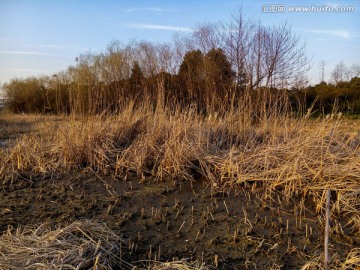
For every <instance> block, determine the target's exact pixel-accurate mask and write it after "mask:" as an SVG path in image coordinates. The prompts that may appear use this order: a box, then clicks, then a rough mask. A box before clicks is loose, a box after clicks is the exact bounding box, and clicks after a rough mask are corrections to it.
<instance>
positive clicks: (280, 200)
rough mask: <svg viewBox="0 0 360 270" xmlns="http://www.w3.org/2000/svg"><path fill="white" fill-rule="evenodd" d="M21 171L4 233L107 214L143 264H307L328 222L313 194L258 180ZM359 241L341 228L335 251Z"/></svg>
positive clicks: (7, 205)
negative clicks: (268, 186) (269, 192)
mask: <svg viewBox="0 0 360 270" xmlns="http://www.w3.org/2000/svg"><path fill="white" fill-rule="evenodd" d="M21 177H22V180H21V181H19V182H17V184H12V185H7V186H4V185H2V186H0V232H1V233H3V232H5V231H6V230H7V228H8V226H13V227H15V228H17V227H19V226H24V225H27V224H40V223H44V222H49V223H50V224H52V225H54V226H57V225H61V224H66V223H69V222H72V221H74V220H79V219H93V220H99V221H101V222H105V223H106V224H107V225H108V226H109V227H110V228H112V229H113V230H114V231H116V232H117V233H118V234H119V235H121V236H122V237H123V238H125V239H126V241H127V243H128V246H127V247H126V248H127V250H128V251H127V252H126V254H125V255H123V256H125V257H126V258H125V259H126V260H127V261H128V262H131V263H133V264H135V265H139V264H142V263H146V262H143V261H144V260H146V261H148V260H161V261H171V260H177V259H183V258H187V259H188V260H189V261H194V260H198V261H200V262H204V263H206V264H207V265H210V266H212V267H214V268H215V269H255V268H257V269H269V268H272V269H280V268H281V269H300V268H301V266H302V265H304V264H305V263H306V262H307V261H308V259H309V258H311V257H313V256H316V255H319V254H321V253H322V252H323V225H322V222H321V218H319V217H318V215H317V214H316V213H315V209H314V206H313V205H312V203H311V201H310V200H309V201H308V202H305V206H306V208H305V209H302V210H300V209H298V207H297V205H298V204H297V203H296V198H284V197H282V196H281V195H280V194H279V195H277V194H273V196H271V198H270V197H268V198H266V196H265V193H264V192H263V191H262V190H261V188H255V187H251V186H248V187H244V186H239V187H236V188H231V189H222V190H220V189H218V188H217V187H214V186H213V185H211V184H210V183H209V182H208V181H206V180H205V179H200V180H198V181H196V182H181V181H172V180H169V181H168V182H156V181H155V180H152V179H148V180H146V181H145V182H142V181H141V180H139V179H137V178H131V179H127V180H124V179H117V180H114V179H113V178H112V177H111V176H108V177H100V176H98V175H96V174H94V173H89V172H87V173H85V172H83V173H78V174H74V175H64V176H51V175H48V176H34V175H26V174H24V175H22V176H21ZM300 212H301V213H300ZM359 245H360V239H359V237H358V235H357V236H356V235H351V234H350V232H349V235H346V234H336V233H335V231H334V232H333V233H332V235H331V239H330V252H331V253H333V254H334V253H338V254H339V255H342V256H344V255H345V254H346V252H348V251H349V250H350V249H351V248H353V247H356V246H359ZM141 261H142V262H141Z"/></svg>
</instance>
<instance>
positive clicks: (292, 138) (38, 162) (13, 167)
mask: <svg viewBox="0 0 360 270" xmlns="http://www.w3.org/2000/svg"><path fill="white" fill-rule="evenodd" d="M251 114H252V112H249V111H247V109H246V108H239V109H236V110H233V111H230V112H227V113H224V114H223V115H221V116H219V115H218V114H216V113H213V114H209V115H208V116H201V115H199V114H198V113H197V112H196V111H195V110H192V109H189V110H188V111H186V112H181V113H180V112H170V111H167V110H159V111H155V112H154V111H153V110H152V107H151V106H145V105H144V107H143V108H138V109H134V108H133V106H132V105H131V104H130V105H129V107H128V108H127V109H125V110H124V111H123V112H121V113H120V114H119V115H116V116H108V117H104V116H99V117H87V118H85V117H84V118H80V119H75V118H73V117H68V118H66V119H64V121H62V122H61V124H60V125H58V127H57V128H54V125H53V124H51V122H49V123H47V122H43V123H40V124H38V125H41V127H39V126H37V127H36V130H38V132H36V133H31V134H26V135H23V136H21V137H20V138H19V139H17V141H16V143H15V144H14V146H13V147H8V148H5V149H2V150H1V152H0V175H1V181H3V183H6V184H11V183H14V182H15V181H18V175H19V174H20V173H21V172H23V171H30V172H31V173H37V174H39V173H40V174H53V173H65V172H70V171H72V170H79V169H84V168H91V170H94V171H96V172H97V173H100V174H112V175H113V177H114V178H117V177H127V176H128V175H130V174H136V175H138V176H140V177H143V178H144V179H145V178H146V177H152V178H155V179H157V180H159V181H163V180H164V181H165V180H167V179H171V178H181V179H187V180H194V179H197V178H198V177H200V176H202V177H204V178H206V179H208V180H209V181H212V182H213V185H214V186H217V187H220V188H221V187H233V186H237V185H242V184H247V183H251V184H253V185H261V186H262V187H264V188H265V189H266V190H267V192H268V195H269V196H272V192H274V191H275V190H276V192H281V193H282V194H283V195H285V196H287V197H288V198H289V199H290V198H293V197H294V196H297V198H299V202H302V203H303V201H304V200H303V199H304V198H305V197H307V198H311V199H313V201H314V203H315V205H316V207H317V210H318V212H322V207H323V206H324V205H325V203H324V202H325V190H326V189H328V188H330V189H331V190H332V191H333V195H334V196H333V198H332V199H333V202H334V203H333V204H332V205H333V206H332V210H331V214H332V217H341V218H342V219H345V220H346V221H347V223H348V224H347V225H348V226H349V227H352V228H353V229H354V230H356V231H358V230H359V229H360V213H359V209H360V194H359V190H360V166H359V164H360V147H359V146H360V128H359V127H360V125H359V120H346V119H342V118H341V117H340V116H338V115H332V116H329V117H326V118H318V119H309V118H308V115H306V116H304V117H302V118H295V117H290V116H286V115H281V114H275V115H274V116H271V115H268V114H264V115H263V116H261V117H257V118H256V117H255V118H254V117H250V115H251ZM340 231H341V228H340Z"/></svg>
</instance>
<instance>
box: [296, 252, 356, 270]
mask: <svg viewBox="0 0 360 270" xmlns="http://www.w3.org/2000/svg"><path fill="white" fill-rule="evenodd" d="M359 266H360V249H359V248H354V249H352V250H351V251H350V252H349V253H348V254H347V256H346V258H345V259H343V258H342V259H341V258H339V256H338V255H337V254H335V255H333V256H332V258H331V260H330V265H329V269H339V270H340V269H341V270H358V269H359ZM312 269H318V270H322V269H324V257H323V256H315V257H314V258H312V259H311V260H309V261H308V262H307V263H306V264H305V265H304V266H303V267H302V268H301V270H312Z"/></svg>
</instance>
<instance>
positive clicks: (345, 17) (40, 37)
mask: <svg viewBox="0 0 360 270" xmlns="http://www.w3.org/2000/svg"><path fill="white" fill-rule="evenodd" d="M359 7H360V1H332V2H331V3H330V2H329V1H321V2H319V3H316V4H313V3H312V2H310V1H297V2H294V3H291V5H289V4H282V3H276V1H268V0H262V1H254V2H246V1H231V0H229V1H223V2H220V1H207V2H205V1H197V2H195V3H193V2H191V1H182V2H181V3H179V2H162V1H137V2H136V3H126V2H124V1H120V2H118V1H110V0H107V1H101V2H100V1H95V0H92V1H84V0H81V1H76V2H73V1H72V2H71V1H51V2H49V1H44V0H30V1H24V0H19V1H10V0H0V10H1V13H2V16H1V19H0V60H1V61H0V83H1V84H2V83H6V82H9V81H10V80H11V79H13V78H26V77H31V76H41V75H46V76H52V75H53V74H55V73H58V72H60V71H64V70H65V69H66V68H67V67H69V66H71V65H74V63H75V59H76V57H78V56H79V55H81V54H85V53H88V52H90V53H101V52H103V51H104V50H105V49H106V47H107V46H108V45H109V44H110V43H111V42H112V41H114V40H117V41H120V42H122V43H127V42H130V41H131V40H137V41H143V40H145V41H150V42H154V43H163V42H171V40H172V37H173V36H174V35H175V33H184V34H187V33H191V32H192V30H193V28H194V27H196V25H198V24H199V23H202V22H212V23H216V22H219V21H225V22H226V21H228V20H229V19H230V17H231V15H232V14H233V13H235V12H237V11H238V10H239V9H242V10H243V12H244V14H245V15H246V16H247V17H248V18H253V19H255V20H259V21H261V22H262V24H263V25H267V26H271V25H278V24H280V23H283V22H289V24H290V25H292V29H293V32H294V33H295V34H296V35H298V36H300V39H301V41H303V42H305V43H306V52H307V56H308V57H309V58H311V59H312V61H311V65H312V68H311V69H310V71H309V72H308V81H309V83H310V84H316V83H319V82H320V74H319V73H320V69H319V63H320V61H322V60H324V61H325V63H326V64H325V81H327V82H329V81H330V73H331V72H332V70H333V69H334V67H335V65H336V64H338V63H339V62H340V61H344V63H345V64H346V66H347V67H351V66H352V65H355V64H360V61H359V60H360V50H359V48H360V32H358V31H359V30H358V29H360V20H359V19H358V17H359V10H360V9H359ZM292 8H294V9H296V8H300V9H303V8H312V9H311V10H309V11H308V12H305V11H291V9H292ZM277 9H278V10H277ZM335 9H339V10H340V11H339V12H335V11H334V10H335ZM19 18H20V19H19Z"/></svg>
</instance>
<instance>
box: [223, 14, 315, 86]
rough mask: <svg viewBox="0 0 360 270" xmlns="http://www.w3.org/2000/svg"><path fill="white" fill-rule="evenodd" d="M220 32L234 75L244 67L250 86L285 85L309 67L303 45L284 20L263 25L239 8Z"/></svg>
mask: <svg viewBox="0 0 360 270" xmlns="http://www.w3.org/2000/svg"><path fill="white" fill-rule="evenodd" d="M223 33H224V47H225V51H226V53H227V54H228V57H229V58H230V61H231V63H233V65H235V67H236V72H237V74H240V70H241V68H242V66H244V67H245V73H246V75H247V78H248V82H249V85H248V87H249V88H251V89H257V88H259V87H261V86H265V87H288V86H290V85H292V84H293V83H294V82H295V81H296V79H297V78H299V76H301V75H304V74H305V73H306V72H307V71H308V70H309V68H310V66H309V62H310V61H309V59H308V58H307V57H306V52H305V44H304V43H302V42H301V40H300V37H299V36H297V35H295V34H294V33H293V31H292V28H291V26H290V25H289V24H288V23H286V22H285V23H283V24H280V25H278V26H273V27H265V26H263V25H262V24H261V23H260V22H258V23H255V22H253V21H251V20H246V19H245V17H244V15H243V13H242V12H241V11H240V12H239V13H238V14H236V15H234V16H232V18H231V21H230V23H228V24H227V25H226V27H225V29H224V31H223Z"/></svg>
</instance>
